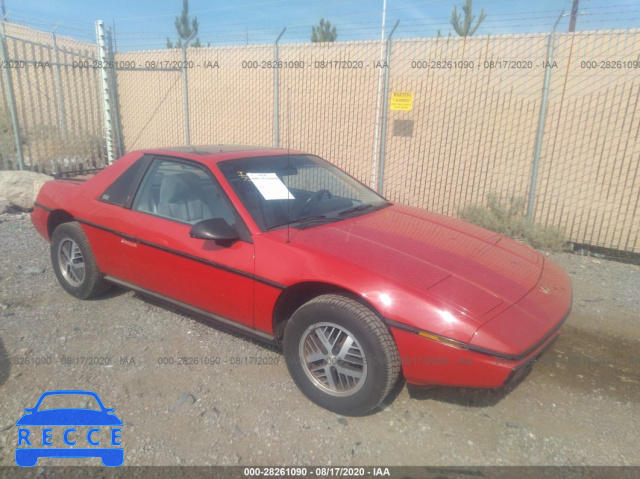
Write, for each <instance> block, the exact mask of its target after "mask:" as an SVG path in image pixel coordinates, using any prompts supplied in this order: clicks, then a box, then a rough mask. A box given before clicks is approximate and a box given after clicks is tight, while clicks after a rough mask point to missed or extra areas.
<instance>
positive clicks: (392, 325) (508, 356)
mask: <svg viewBox="0 0 640 479" xmlns="http://www.w3.org/2000/svg"><path fill="white" fill-rule="evenodd" d="M570 313H571V307H569V311H567V313H566V314H565V315H564V317H563V318H562V321H560V322H559V323H558V324H557V325H556V327H555V328H553V329H552V330H551V331H549V333H547V334H546V335H545V336H544V337H543V338H542V339H541V340H540V341H538V342H537V343H535V344H534V345H533V346H531V347H530V348H529V349H527V350H526V351H524V352H523V353H520V354H504V353H500V352H498V351H493V350H491V349H486V348H481V347H478V346H472V345H470V344H468V343H463V342H461V341H458V340H456V339H450V338H447V337H445V336H442V335H440V334H436V333H432V332H430V331H426V330H423V329H418V328H416V327H414V326H409V325H407V324H403V323H398V322H397V321H394V320H392V319H388V318H383V320H384V322H385V324H386V325H387V326H389V327H390V328H395V329H400V330H402V331H407V332H408V333H413V334H420V332H424V333H427V334H430V335H432V336H437V337H439V338H442V339H443V340H445V341H449V342H454V343H457V344H459V347H460V348H461V349H466V350H469V351H473V352H476V353H480V354H486V355H489V356H492V357H497V358H501V359H508V360H510V361H518V360H520V359H522V358H525V357H527V356H529V355H530V354H531V353H532V352H534V351H535V350H536V349H538V348H539V347H540V346H542V345H543V344H544V343H546V342H547V341H548V340H549V338H551V336H553V335H554V334H555V333H556V332H557V331H558V329H560V327H561V326H562V325H563V324H564V322H565V321H566V320H567V318H568V317H569V314H570ZM423 337H424V336H423ZM425 339H429V338H426V337H425ZM432 341H435V340H432Z"/></svg>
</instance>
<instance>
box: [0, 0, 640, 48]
mask: <svg viewBox="0 0 640 479" xmlns="http://www.w3.org/2000/svg"><path fill="white" fill-rule="evenodd" d="M4 3H5V6H6V12H7V18H8V20H9V21H13V22H17V23H23V24H26V25H28V26H31V27H33V28H37V29H39V30H44V31H51V30H53V29H54V28H55V27H56V26H57V27H58V29H57V33H58V34H60V35H66V36H71V37H74V38H77V39H80V40H84V41H89V42H93V41H94V38H95V37H94V22H95V21H96V20H103V21H104V22H105V24H106V25H110V26H115V32H116V39H117V46H118V50H121V51H123V50H150V49H156V48H165V43H166V38H167V37H171V39H172V40H175V39H176V31H175V27H174V20H175V17H176V16H177V15H179V14H180V11H181V10H182V0H138V1H135V0H110V1H106V2H97V1H90V0H84V1H82V0H46V1H42V0H5V2H4ZM572 3H573V0H528V1H527V0H474V1H473V9H474V14H476V15H477V14H479V12H480V10H481V9H482V8H484V10H485V13H486V14H487V18H486V19H485V21H484V22H483V23H482V25H481V26H480V28H479V30H478V31H477V33H476V35H486V34H501V33H534V32H548V31H550V29H551V28H552V26H553V24H554V23H555V21H556V19H557V18H558V16H559V15H560V12H561V11H562V10H563V9H564V10H565V16H564V17H563V18H562V19H561V21H560V24H559V26H558V30H559V31H566V30H567V29H568V25H569V13H570V12H571V6H572ZM463 4H464V0H387V19H386V25H387V30H388V29H390V28H391V27H392V26H393V25H394V24H395V22H396V20H400V25H399V27H398V30H397V31H396V34H395V35H394V36H395V37H397V38H406V37H424V36H434V35H436V34H437V31H438V30H439V29H440V30H441V31H442V34H443V35H447V34H448V33H449V31H452V28H451V25H450V23H449V21H450V18H451V11H452V9H453V7H454V5H457V6H458V11H461V6H462V5H463ZM382 5H383V0H375V1H373V0H320V1H317V0H316V1H312V0H231V1H227V2H219V1H211V0H190V1H189V7H190V14H192V15H195V16H197V17H198V20H199V22H200V29H199V37H200V39H201V42H202V43H203V44H205V45H206V43H207V42H210V43H211V45H243V44H246V43H248V44H264V43H272V42H273V41H274V40H275V38H276V37H277V36H278V34H279V33H280V31H281V30H282V28H283V27H287V32H286V34H285V35H284V36H283V38H282V42H308V41H309V40H310V35H311V26H312V25H314V24H317V23H318V21H319V19H320V18H321V17H324V18H325V19H327V20H329V21H330V22H331V23H332V24H333V25H335V26H336V27H337V29H338V41H349V40H372V39H379V38H380V34H381V23H382ZM628 28H640V0H580V8H579V16H578V20H577V30H606V29H628ZM454 34H455V32H454Z"/></svg>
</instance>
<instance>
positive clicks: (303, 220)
mask: <svg viewBox="0 0 640 479" xmlns="http://www.w3.org/2000/svg"><path fill="white" fill-rule="evenodd" d="M326 218H327V215H314V216H305V217H304V218H301V219H298V220H292V221H290V222H288V223H281V224H278V225H273V226H270V227H269V228H267V230H273V229H276V228H281V227H282V226H287V225H294V224H295V225H300V224H305V223H311V222H312V221H317V220H323V219H326Z"/></svg>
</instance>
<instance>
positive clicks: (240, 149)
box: [140, 144, 304, 163]
mask: <svg viewBox="0 0 640 479" xmlns="http://www.w3.org/2000/svg"><path fill="white" fill-rule="evenodd" d="M140 151H142V152H144V153H147V154H154V155H168V156H178V157H181V158H187V159H191V160H195V161H198V162H201V163H218V162H220V161H225V160H232V159H238V158H252V157H261V156H281V155H287V154H296V155H297V154H301V153H304V152H302V151H298V150H288V149H284V148H274V147H269V146H266V147H265V146H248V145H225V144H220V145H194V146H176V147H171V148H155V149H145V150H140Z"/></svg>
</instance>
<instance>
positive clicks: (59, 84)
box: [51, 27, 67, 135]
mask: <svg viewBox="0 0 640 479" xmlns="http://www.w3.org/2000/svg"><path fill="white" fill-rule="evenodd" d="M57 28H58V27H56V28H54V29H53V31H52V32H51V47H52V49H53V66H54V68H55V71H56V75H55V79H56V93H57V94H58V115H59V116H60V129H61V130H62V134H63V135H66V134H67V113H66V111H65V108H64V96H63V95H62V78H61V76H60V61H59V59H58V44H57V43H56V29H57Z"/></svg>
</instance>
